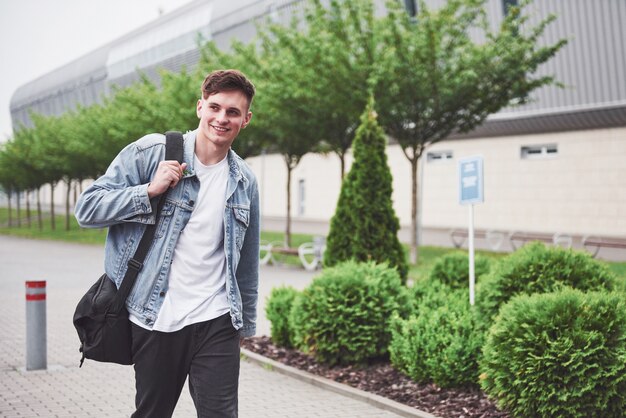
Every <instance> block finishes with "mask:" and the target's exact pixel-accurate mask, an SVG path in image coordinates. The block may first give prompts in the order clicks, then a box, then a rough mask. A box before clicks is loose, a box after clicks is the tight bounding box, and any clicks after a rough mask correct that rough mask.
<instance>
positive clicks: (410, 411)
mask: <svg viewBox="0 0 626 418" xmlns="http://www.w3.org/2000/svg"><path fill="white" fill-rule="evenodd" d="M241 355H242V358H244V359H246V360H248V361H250V362H252V363H256V364H258V365H260V366H262V367H264V368H266V369H268V370H272V371H276V372H278V373H281V374H284V375H286V376H289V377H293V378H295V379H298V380H300V381H303V382H306V383H309V384H311V385H313V386H317V387H320V388H322V389H326V390H329V391H331V392H335V393H338V394H340V395H344V396H347V397H349V398H352V399H356V400H359V401H363V402H367V403H368V404H370V405H373V406H375V407H377V408H380V409H383V410H385V411H389V412H393V413H394V414H398V415H400V416H403V417H407V418H437V417H436V416H435V415H432V414H429V413H428V412H425V411H421V410H419V409H416V408H411V407H410V406H407V405H404V404H401V403H399V402H395V401H392V400H390V399H387V398H385V397H382V396H379V395H375V394H373V393H369V392H365V391H363V390H359V389H355V388H353V387H351V386H348V385H345V384H343V383H337V382H334V381H332V380H329V379H325V378H323V377H319V376H315V375H312V374H310V373H306V372H303V371H302V370H299V369H296V368H295V367H291V366H287V365H285V364H283V363H280V362H278V361H275V360H272V359H269V358H267V357H264V356H262V355H260V354H257V353H254V352H252V351H250V350H247V349H245V348H243V347H242V348H241Z"/></svg>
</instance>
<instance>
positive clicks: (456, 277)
mask: <svg viewBox="0 0 626 418" xmlns="http://www.w3.org/2000/svg"><path fill="white" fill-rule="evenodd" d="M489 268H490V262H489V259H488V258H485V257H482V256H480V255H477V256H476V257H475V259H474V277H475V278H476V281H477V282H478V280H479V278H480V277H481V276H483V275H485V274H487V273H489ZM428 277H429V279H430V280H437V281H439V282H441V283H443V284H445V285H448V286H450V287H452V288H456V289H458V288H465V289H466V288H467V287H468V286H469V259H468V255H467V254H466V253H461V252H455V253H449V254H446V255H444V256H441V257H439V258H438V259H437V261H436V262H435V264H434V265H433V267H432V269H431V270H430V274H429V276H428Z"/></svg>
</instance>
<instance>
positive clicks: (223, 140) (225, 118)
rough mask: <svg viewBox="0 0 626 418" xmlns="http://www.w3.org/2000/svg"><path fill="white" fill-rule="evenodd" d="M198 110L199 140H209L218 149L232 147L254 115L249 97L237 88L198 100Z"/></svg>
mask: <svg viewBox="0 0 626 418" xmlns="http://www.w3.org/2000/svg"><path fill="white" fill-rule="evenodd" d="M196 112H197V115H198V117H199V118H200V124H199V126H198V133H197V137H198V140H200V141H209V142H211V143H212V144H213V145H214V146H215V147H216V148H217V149H224V148H230V146H231V144H232V143H233V141H234V140H235V138H237V135H239V131H240V130H241V129H242V128H245V127H246V125H247V124H248V123H249V122H250V118H251V117H252V113H251V112H250V111H249V103H248V99H247V98H246V96H245V95H244V94H243V93H242V92H240V91H237V90H233V91H222V92H219V93H215V94H212V95H210V96H209V97H207V98H206V99H200V100H198V105H197V108H196Z"/></svg>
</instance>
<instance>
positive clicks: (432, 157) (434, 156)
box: [426, 151, 453, 163]
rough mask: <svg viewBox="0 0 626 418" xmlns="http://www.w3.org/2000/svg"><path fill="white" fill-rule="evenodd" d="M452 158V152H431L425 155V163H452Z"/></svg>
mask: <svg viewBox="0 0 626 418" xmlns="http://www.w3.org/2000/svg"><path fill="white" fill-rule="evenodd" d="M452 157H453V154H452V151H431V152H428V153H426V161H427V162H429V163H438V162H442V161H452Z"/></svg>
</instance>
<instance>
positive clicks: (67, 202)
mask: <svg viewBox="0 0 626 418" xmlns="http://www.w3.org/2000/svg"><path fill="white" fill-rule="evenodd" d="M65 185H66V190H65V230H66V231H69V230H70V196H71V195H72V179H67V180H66V181H65Z"/></svg>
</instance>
